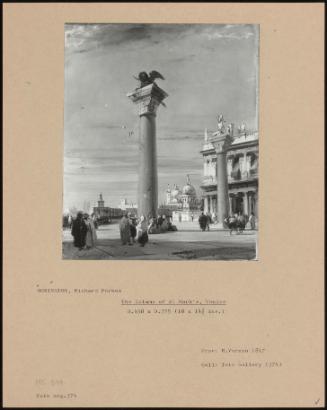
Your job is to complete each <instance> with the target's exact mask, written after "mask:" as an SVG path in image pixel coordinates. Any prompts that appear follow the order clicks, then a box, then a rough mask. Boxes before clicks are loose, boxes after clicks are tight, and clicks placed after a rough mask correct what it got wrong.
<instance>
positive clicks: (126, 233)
mask: <svg viewBox="0 0 327 410" xmlns="http://www.w3.org/2000/svg"><path fill="white" fill-rule="evenodd" d="M119 231H120V239H121V243H122V244H123V245H127V244H128V245H133V244H134V243H135V242H136V241H137V242H138V243H139V244H140V246H145V244H146V243H147V242H148V241H149V237H148V224H147V221H146V218H145V216H144V215H141V217H140V219H139V220H137V219H136V218H135V217H134V216H133V215H132V214H131V213H127V214H126V213H125V214H124V215H123V216H122V218H121V220H120V222H119Z"/></svg>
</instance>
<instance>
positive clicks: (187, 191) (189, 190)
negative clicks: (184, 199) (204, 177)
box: [183, 183, 196, 196]
mask: <svg viewBox="0 0 327 410" xmlns="http://www.w3.org/2000/svg"><path fill="white" fill-rule="evenodd" d="M183 194H184V195H192V196H194V195H196V191H195V188H194V186H193V185H191V184H189V183H187V184H186V185H185V186H184V187H183Z"/></svg>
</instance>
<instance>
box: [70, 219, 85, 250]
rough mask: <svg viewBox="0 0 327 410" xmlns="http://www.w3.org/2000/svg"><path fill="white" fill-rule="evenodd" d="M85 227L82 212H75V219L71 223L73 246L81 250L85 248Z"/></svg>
mask: <svg viewBox="0 0 327 410" xmlns="http://www.w3.org/2000/svg"><path fill="white" fill-rule="evenodd" d="M86 233H87V226H86V223H85V221H84V219H83V212H81V211H79V212H77V216H76V219H75V220H74V221H73V223H72V235H73V237H74V246H76V248H78V249H79V250H82V249H83V248H84V246H85V241H86Z"/></svg>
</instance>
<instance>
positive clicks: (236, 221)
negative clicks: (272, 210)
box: [224, 212, 255, 235]
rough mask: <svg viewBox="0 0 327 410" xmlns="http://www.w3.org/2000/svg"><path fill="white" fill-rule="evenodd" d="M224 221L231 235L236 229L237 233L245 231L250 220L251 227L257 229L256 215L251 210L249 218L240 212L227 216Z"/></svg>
mask: <svg viewBox="0 0 327 410" xmlns="http://www.w3.org/2000/svg"><path fill="white" fill-rule="evenodd" d="M224 222H225V224H226V225H227V227H228V229H229V233H230V235H231V234H232V232H233V231H235V232H236V234H240V233H243V231H244V229H245V226H246V224H247V222H249V224H250V229H252V230H254V229H255V216H254V213H253V212H251V214H250V217H249V218H247V217H246V216H245V215H243V214H241V213H240V212H239V213H238V214H234V215H230V216H228V217H227V218H225V220H224Z"/></svg>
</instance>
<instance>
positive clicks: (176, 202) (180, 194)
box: [166, 175, 201, 222]
mask: <svg viewBox="0 0 327 410" xmlns="http://www.w3.org/2000/svg"><path fill="white" fill-rule="evenodd" d="M166 205H167V206H168V207H169V208H170V209H171V210H172V217H173V221H179V222H181V221H192V220H196V217H197V216H198V214H199V212H200V205H201V201H199V200H198V199H197V196H196V190H195V188H194V186H193V185H192V184H191V181H190V176H189V175H187V181H186V185H184V186H183V188H182V189H179V187H178V186H177V185H176V184H175V185H174V187H173V189H172V190H171V189H170V187H169V185H168V188H167V190H166Z"/></svg>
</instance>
